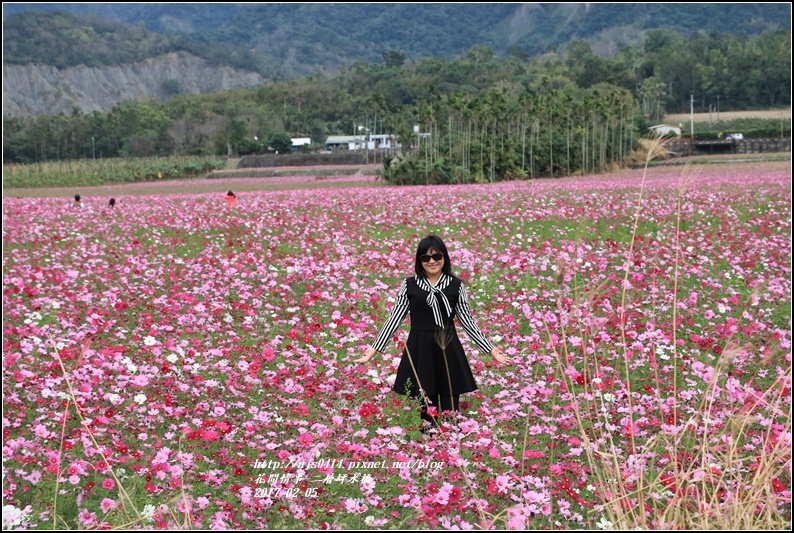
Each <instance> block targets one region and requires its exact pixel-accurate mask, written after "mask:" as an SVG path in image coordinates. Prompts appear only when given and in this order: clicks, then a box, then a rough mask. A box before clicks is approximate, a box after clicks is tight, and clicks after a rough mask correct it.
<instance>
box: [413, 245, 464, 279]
mask: <svg viewBox="0 0 794 533" xmlns="http://www.w3.org/2000/svg"><path fill="white" fill-rule="evenodd" d="M431 248H435V249H436V250H438V251H439V252H441V253H442V254H443V255H444V266H443V267H441V272H442V273H444V274H446V275H447V276H451V277H453V278H457V276H455V275H454V274H453V273H452V261H450V259H449V252H447V245H446V244H444V241H442V240H441V239H440V238H439V237H436V236H435V235H428V236H427V237H425V238H424V239H422V240H421V241H419V246H418V247H417V248H416V265H415V267H414V270H416V275H417V276H419V277H421V278H426V277H427V274H425V269H424V268H423V267H422V260H421V259H420V258H421V257H422V256H423V255H424V254H426V253H427V251H428V250H430V249H431Z"/></svg>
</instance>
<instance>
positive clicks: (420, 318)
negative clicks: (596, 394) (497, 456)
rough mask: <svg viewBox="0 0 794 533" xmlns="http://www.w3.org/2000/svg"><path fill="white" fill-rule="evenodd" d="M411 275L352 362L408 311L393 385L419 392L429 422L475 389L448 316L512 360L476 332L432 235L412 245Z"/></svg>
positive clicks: (373, 349) (490, 350) (378, 346)
mask: <svg viewBox="0 0 794 533" xmlns="http://www.w3.org/2000/svg"><path fill="white" fill-rule="evenodd" d="M414 269H415V271H416V274H415V275H414V276H411V277H409V278H406V279H405V280H404V281H403V282H402V284H401V285H400V289H399V292H398V294H397V301H396V302H395V304H394V307H393V308H392V310H391V313H390V315H389V318H388V319H387V320H386V323H385V324H384V326H383V328H382V329H381V331H380V334H379V335H378V337H377V339H376V341H375V343H374V344H373V345H372V346H369V347H368V348H367V350H366V352H365V353H364V356H363V357H360V358H359V359H356V360H355V362H356V363H366V362H368V361H369V360H370V359H371V358H372V357H373V356H374V355H375V353H377V352H381V353H383V351H384V350H385V349H386V348H387V346H388V344H389V341H390V339H391V337H392V335H394V332H395V331H396V330H397V328H398V327H399V326H400V324H402V322H403V320H405V317H406V316H407V315H408V312H409V311H410V313H411V332H410V333H409V335H408V340H407V341H406V346H405V350H404V351H403V355H402V359H401V360H400V366H399V368H398V369H397V378H396V380H395V382H394V387H393V390H394V392H396V393H398V394H406V393H407V394H409V395H411V396H421V397H422V399H423V400H424V402H425V406H426V407H425V408H423V409H422V411H421V417H422V420H427V421H429V422H432V421H434V420H435V417H434V416H433V415H434V414H435V412H438V411H442V412H443V411H457V410H459V409H460V395H461V394H463V393H466V392H472V391H475V390H477V384H476V383H475V381H474V376H473V375H472V373H471V368H470V366H469V362H468V360H467V359H466V354H465V353H464V351H463V346H462V345H461V343H460V340H459V339H458V334H457V331H456V330H455V323H454V321H453V319H454V318H455V317H457V318H458V321H459V322H460V324H461V326H463V329H464V330H465V331H466V333H467V334H468V335H469V337H470V338H471V340H472V341H473V342H474V343H475V344H476V345H477V347H478V348H480V350H481V351H482V352H483V353H487V354H490V355H491V356H492V357H493V358H494V359H496V361H498V362H499V363H512V362H513V361H512V359H510V358H509V357H506V356H505V355H503V354H502V351H501V350H500V349H499V348H496V347H494V346H493V345H492V344H491V343H490V341H488V339H487V338H485V336H484V335H483V334H482V332H481V331H480V329H479V328H478V327H477V324H476V323H475V322H474V319H473V318H472V315H471V309H470V308H469V303H468V297H467V294H466V288H465V287H464V285H463V282H462V280H461V279H460V278H458V277H457V276H455V275H453V274H452V265H451V262H450V258H449V253H448V252H447V247H446V245H445V244H444V242H443V241H442V240H441V239H440V238H439V237H436V236H434V235H430V236H428V237H425V238H424V239H422V241H421V242H420V243H419V246H418V248H417V250H416V263H415V266H414Z"/></svg>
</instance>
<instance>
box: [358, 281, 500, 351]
mask: <svg viewBox="0 0 794 533" xmlns="http://www.w3.org/2000/svg"><path fill="white" fill-rule="evenodd" d="M409 279H410V278H408V279H405V280H403V282H402V284H401V285H400V290H399V291H398V293H397V300H396V301H395V302H394V307H392V310H391V313H390V314H389V318H388V319H387V320H386V323H385V324H384V325H383V327H382V328H381V330H380V333H379V334H378V337H377V339H376V340H375V343H374V344H372V347H373V348H375V349H376V350H378V351H379V352H381V353H383V352H384V351H385V350H386V348H387V347H388V345H389V343H390V342H391V339H392V335H394V332H395V331H397V328H399V327H400V324H402V323H403V321H404V320H405V317H406V316H407V315H408V311H409V308H410V302H409V299H408V280H409ZM414 280H416V284H417V285H418V286H419V288H420V289H422V290H423V291H425V292H427V293H428V295H427V299H426V303H427V305H428V306H429V307H430V308H431V309H432V311H433V318H434V321H435V323H436V326H437V327H443V325H444V317H455V316H456V317H457V318H458V322H459V323H460V325H461V326H462V327H463V329H464V331H465V332H466V334H467V335H468V336H469V338H470V339H471V340H472V342H474V344H476V345H477V347H478V348H479V349H480V350H481V351H482V352H483V353H486V354H488V353H491V350H493V348H494V346H493V344H491V343H490V341H488V339H487V338H485V335H483V334H482V332H481V331H480V328H479V327H477V324H476V322H475V321H474V318H473V317H472V314H471V308H470V307H469V301H468V296H467V294H466V287H465V286H464V285H463V283H459V282H458V283H457V285H458V287H459V289H458V298H457V305H456V306H454V309H452V307H453V306H452V305H451V304H450V302H449V299H448V298H447V296H446V295H445V294H444V292H442V291H444V289H446V288H447V287H449V285H450V283H451V282H452V281H453V278H452V277H450V276H448V275H446V274H441V277H440V278H439V279H438V281H437V282H436V284H435V286H434V285H432V284H431V283H430V282H429V281H428V280H427V278H422V277H419V276H414Z"/></svg>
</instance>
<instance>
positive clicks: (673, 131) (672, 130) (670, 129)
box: [648, 124, 683, 137]
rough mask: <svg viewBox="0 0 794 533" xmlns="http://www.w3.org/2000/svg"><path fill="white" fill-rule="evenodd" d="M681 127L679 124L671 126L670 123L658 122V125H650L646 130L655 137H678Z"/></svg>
mask: <svg viewBox="0 0 794 533" xmlns="http://www.w3.org/2000/svg"><path fill="white" fill-rule="evenodd" d="M682 129H683V128H682V127H681V126H671V125H670V124H659V125H658V126H651V127H650V128H648V130H650V132H651V133H653V134H654V135H656V136H657V137H667V136H669V135H675V136H676V137H680V136H681V131H682Z"/></svg>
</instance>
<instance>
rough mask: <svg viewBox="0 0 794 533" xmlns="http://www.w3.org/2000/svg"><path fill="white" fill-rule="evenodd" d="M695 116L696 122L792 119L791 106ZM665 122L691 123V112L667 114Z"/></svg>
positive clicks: (697, 114) (698, 114) (696, 114)
mask: <svg viewBox="0 0 794 533" xmlns="http://www.w3.org/2000/svg"><path fill="white" fill-rule="evenodd" d="M694 118H695V122H717V120H733V119H737V118H766V119H777V118H787V119H791V108H788V109H772V110H769V111H721V112H720V113H717V112H714V113H695V114H694ZM664 122H665V123H670V122H672V123H674V124H677V123H679V122H683V123H685V124H689V113H680V114H676V115H665V117H664Z"/></svg>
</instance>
